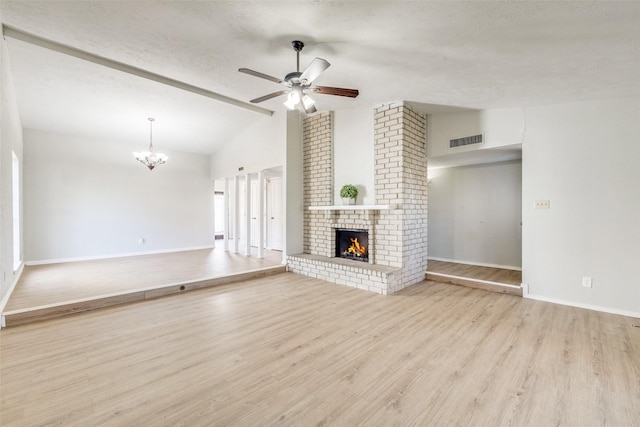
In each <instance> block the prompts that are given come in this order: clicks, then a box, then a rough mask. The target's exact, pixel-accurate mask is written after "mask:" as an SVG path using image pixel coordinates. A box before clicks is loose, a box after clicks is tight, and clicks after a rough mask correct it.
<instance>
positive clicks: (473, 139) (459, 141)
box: [449, 134, 482, 148]
mask: <svg viewBox="0 0 640 427" xmlns="http://www.w3.org/2000/svg"><path fill="white" fill-rule="evenodd" d="M471 144H482V134H480V135H472V136H465V137H464V138H456V139H450V140H449V148H455V147H462V146H465V145H471Z"/></svg>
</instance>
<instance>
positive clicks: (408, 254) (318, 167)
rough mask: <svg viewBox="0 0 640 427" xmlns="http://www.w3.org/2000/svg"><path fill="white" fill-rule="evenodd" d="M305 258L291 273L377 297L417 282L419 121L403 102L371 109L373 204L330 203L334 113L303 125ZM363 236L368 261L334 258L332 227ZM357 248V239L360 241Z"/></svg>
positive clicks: (421, 220) (423, 194)
mask: <svg viewBox="0 0 640 427" xmlns="http://www.w3.org/2000/svg"><path fill="white" fill-rule="evenodd" d="M303 126H304V127H303V131H304V135H303V156H304V158H303V168H304V209H305V212H304V246H303V248H304V253H302V254H296V255H290V256H289V257H288V258H287V266H288V269H289V270H290V271H293V272H295V273H299V274H303V275H306V276H311V277H316V278H319V279H323V280H327V281H330V282H334V283H339V284H343V285H347V286H352V287H357V288H359V289H364V290H367V291H371V292H376V293H380V294H383V295H387V294H391V293H393V292H396V291H398V290H400V289H403V288H405V287H407V286H410V285H412V284H415V283H417V282H419V281H421V280H423V279H424V275H425V271H426V265H427V160H426V119H425V117H424V116H423V115H421V114H419V113H416V112H415V111H413V110H411V109H410V108H409V107H408V106H407V105H405V104H404V103H402V102H399V103H390V104H383V105H380V106H378V107H377V108H375V110H374V141H373V143H374V162H375V164H374V174H375V177H374V183H375V188H374V191H375V205H368V206H367V205H346V206H336V205H335V203H334V200H333V157H332V156H333V114H332V113H331V112H322V113H317V114H313V115H309V116H307V117H305V118H304V123H303ZM340 229H346V230H361V231H365V232H366V234H367V248H366V250H367V260H366V262H363V260H361V259H349V257H346V258H342V257H337V256H336V255H337V254H336V230H340ZM359 243H362V242H359Z"/></svg>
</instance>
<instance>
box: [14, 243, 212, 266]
mask: <svg viewBox="0 0 640 427" xmlns="http://www.w3.org/2000/svg"><path fill="white" fill-rule="evenodd" d="M214 248H215V245H206V246H194V247H191V248H174V249H161V250H157V251H145V252H128V253H122V254H111V255H96V256H88V257H75V258H60V259H47V260H38V261H27V262H25V264H26V265H42V264H59V263H62V262H76V261H93V260H98V259H108V258H125V257H131V256H140V255H156V254H167V253H171V252H186V251H197V250H201V249H214Z"/></svg>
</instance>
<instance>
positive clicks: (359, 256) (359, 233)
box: [336, 228, 369, 262]
mask: <svg viewBox="0 0 640 427" xmlns="http://www.w3.org/2000/svg"><path fill="white" fill-rule="evenodd" d="M336 257H339V258H347V259H353V260H356V261H364V262H369V233H368V232H367V230H350V229H344V228H337V229H336Z"/></svg>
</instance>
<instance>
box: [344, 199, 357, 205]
mask: <svg viewBox="0 0 640 427" xmlns="http://www.w3.org/2000/svg"><path fill="white" fill-rule="evenodd" d="M342 204H343V205H355V204H356V199H349V198H347V197H343V198H342Z"/></svg>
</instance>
